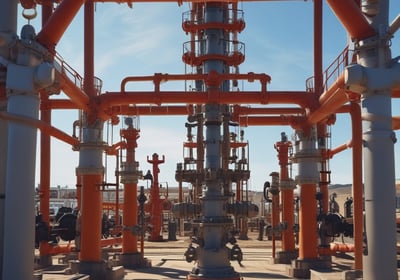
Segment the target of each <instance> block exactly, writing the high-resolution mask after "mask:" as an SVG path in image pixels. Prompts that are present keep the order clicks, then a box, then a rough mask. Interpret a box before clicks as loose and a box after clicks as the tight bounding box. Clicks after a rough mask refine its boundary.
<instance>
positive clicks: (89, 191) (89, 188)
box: [79, 174, 103, 262]
mask: <svg viewBox="0 0 400 280" xmlns="http://www.w3.org/2000/svg"><path fill="white" fill-rule="evenodd" d="M102 180H103V176H102V174H82V205H81V213H82V215H81V246H80V247H81V251H80V255H79V260H80V261H81V262H100V261H101V214H102V204H101V203H102V197H101V191H100V186H101V184H102Z"/></svg>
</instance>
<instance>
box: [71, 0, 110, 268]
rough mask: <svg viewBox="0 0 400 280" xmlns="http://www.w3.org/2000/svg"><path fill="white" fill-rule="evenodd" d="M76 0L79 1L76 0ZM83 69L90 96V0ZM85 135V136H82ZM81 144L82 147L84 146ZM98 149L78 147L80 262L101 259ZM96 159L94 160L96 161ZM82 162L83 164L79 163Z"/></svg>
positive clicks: (89, 125) (96, 138)
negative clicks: (80, 181)
mask: <svg viewBox="0 0 400 280" xmlns="http://www.w3.org/2000/svg"><path fill="white" fill-rule="evenodd" d="M77 2H78V1H77ZM84 14H85V19H84V25H85V26H84V33H85V40H84V54H85V59H84V63H85V65H84V69H85V74H84V78H85V83H84V91H85V93H86V94H88V95H89V96H93V95H94V92H95V91H94V83H93V80H94V59H93V52H94V49H93V46H94V43H93V40H94V3H93V1H91V0H89V1H86V3H85V9H84ZM88 119H89V121H88V122H90V121H91V120H92V121H93V120H96V119H97V116H95V115H89V114H88ZM84 126H86V127H85V128H84V129H87V130H88V131H89V132H90V131H91V130H98V131H100V132H101V129H102V128H101V129H97V128H93V126H94V125H93V124H92V123H85V124H84ZM85 137H86V138H85ZM83 138H84V139H83V141H84V142H89V143H91V142H93V141H101V139H100V138H99V136H98V135H93V133H88V134H87V135H86V136H85V134H84V137H83ZM83 148H84V149H83ZM96 148H97V149H98V151H96V152H94V151H89V150H90V149H92V148H89V150H88V148H87V146H82V148H81V150H80V153H81V154H80V166H79V168H81V170H80V175H81V176H82V178H81V180H82V190H81V196H82V197H81V198H82V201H81V251H80V256H79V257H80V261H81V262H100V261H101V216H102V193H101V190H100V186H101V185H102V183H103V172H104V170H103V169H104V168H103V166H102V163H101V156H99V154H101V153H102V151H101V149H102V148H101V147H96ZM95 161H96V162H95ZM82 165H83V166H82Z"/></svg>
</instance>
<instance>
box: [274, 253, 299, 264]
mask: <svg viewBox="0 0 400 280" xmlns="http://www.w3.org/2000/svg"><path fill="white" fill-rule="evenodd" d="M298 256H299V252H298V251H297V250H295V251H279V252H276V253H275V258H273V259H272V260H273V263H274V264H278V263H279V264H291V263H292V260H295V259H297V258H298Z"/></svg>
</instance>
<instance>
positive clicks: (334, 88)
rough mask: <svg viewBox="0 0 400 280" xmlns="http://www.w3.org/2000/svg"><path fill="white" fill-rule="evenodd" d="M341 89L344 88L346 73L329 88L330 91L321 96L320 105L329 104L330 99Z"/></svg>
mask: <svg viewBox="0 0 400 280" xmlns="http://www.w3.org/2000/svg"><path fill="white" fill-rule="evenodd" d="M339 88H344V73H341V74H340V75H339V77H338V78H337V80H336V81H335V82H334V83H333V84H332V85H331V86H330V87H329V88H328V90H327V91H325V92H324V93H323V94H321V96H320V98H319V103H320V104H323V103H325V102H327V101H328V100H329V99H330V98H332V95H333V94H334V93H335V92H336V91H337V89H339Z"/></svg>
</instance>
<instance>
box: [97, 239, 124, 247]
mask: <svg viewBox="0 0 400 280" xmlns="http://www.w3.org/2000/svg"><path fill="white" fill-rule="evenodd" d="M122 240H123V238H121V237H114V238H107V239H102V240H101V241H100V244H101V245H100V246H101V247H102V248H104V247H109V246H114V245H118V244H121V242H122Z"/></svg>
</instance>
